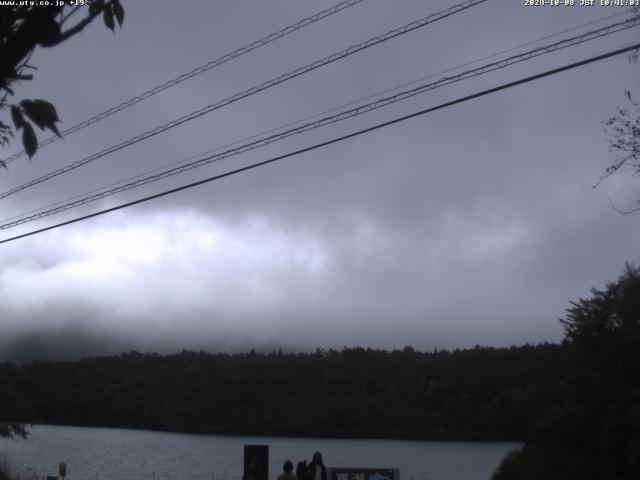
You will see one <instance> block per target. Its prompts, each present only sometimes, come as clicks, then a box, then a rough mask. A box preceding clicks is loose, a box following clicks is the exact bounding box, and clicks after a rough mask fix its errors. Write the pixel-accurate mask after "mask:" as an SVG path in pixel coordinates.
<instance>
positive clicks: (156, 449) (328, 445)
mask: <svg viewBox="0 0 640 480" xmlns="http://www.w3.org/2000/svg"><path fill="white" fill-rule="evenodd" d="M245 444H260V445H269V453H270V465H269V477H270V479H275V478H277V476H278V474H279V473H280V472H281V468H282V464H283V463H284V461H285V460H287V459H290V460H292V461H293V462H294V464H295V463H297V461H299V460H303V459H308V460H310V459H311V455H312V454H313V452H314V451H316V450H319V451H321V452H322V454H323V457H324V460H325V463H326V464H327V465H328V466H335V467H338V466H339V467H350V466H353V467H389V468H399V469H400V478H401V480H411V478H412V477H413V479H414V480H480V479H482V480H485V479H488V478H489V477H490V475H491V472H492V471H493V470H494V469H495V467H496V466H497V464H498V462H499V461H500V459H501V458H502V457H503V456H504V454H505V453H506V452H507V451H509V450H511V449H512V448H515V447H516V446H517V444H516V443H509V442H495V443H474V442H415V441H403V440H336V439H324V438H322V439H320V438H278V437H241V436H233V437H231V436H217V435H189V434H178V433H164V432H150V431H145V430H121V429H112V428H84V427H56V426H45V425H37V426H34V427H33V428H32V429H31V435H30V437H29V439H28V440H27V441H22V440H4V439H3V440H0V453H3V454H4V455H5V456H6V457H7V458H8V459H9V460H10V461H11V463H12V464H14V466H15V467H16V471H17V472H19V473H24V472H26V471H27V469H32V471H36V472H38V473H48V474H50V475H55V474H57V465H58V463H59V462H66V463H67V479H68V480H91V479H93V480H132V479H134V478H135V479H149V480H165V479H166V480H168V479H170V478H171V479H176V478H179V479H185V480H187V479H194V480H195V479H200V480H208V479H211V480H231V479H239V478H240V477H241V475H242V453H243V446H244V445H245Z"/></svg>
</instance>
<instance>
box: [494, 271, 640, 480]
mask: <svg viewBox="0 0 640 480" xmlns="http://www.w3.org/2000/svg"><path fill="white" fill-rule="evenodd" d="M571 305H572V306H571V308H569V310H568V312H567V317H566V319H565V320H564V321H563V323H564V325H565V332H566V338H565V341H564V344H563V348H565V351H566V352H567V354H568V355H567V356H566V357H565V359H566V360H567V362H568V363H567V364H566V367H567V374H566V376H565V378H564V381H563V382H562V394H561V396H560V397H559V399H558V400H560V402H559V403H558V402H556V403H554V404H550V405H548V406H547V407H546V408H545V409H543V410H542V411H541V412H539V413H538V415H539V416H538V417H537V418H536V419H535V421H534V422H533V423H532V424H531V428H530V429H529V430H528V433H527V435H526V436H525V444H524V447H523V448H521V449H519V450H517V451H515V452H512V453H511V454H510V455H509V456H508V457H507V458H505V460H503V462H502V464H501V466H500V468H499V470H498V472H496V474H495V475H494V480H515V479H518V480H533V479H541V478H544V479H549V480H554V479H562V480H572V479H576V480H578V479H579V480H609V479H611V480H632V479H638V478H640V269H639V268H634V267H631V266H628V267H627V269H626V271H625V272H624V274H623V275H622V276H621V277H620V278H619V279H618V280H617V281H615V282H611V283H609V284H608V285H607V287H606V289H605V290H597V289H593V290H592V296H591V298H588V299H580V300H578V301H577V302H572V304H571Z"/></svg>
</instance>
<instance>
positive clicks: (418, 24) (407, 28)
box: [0, 0, 487, 199]
mask: <svg viewBox="0 0 640 480" xmlns="http://www.w3.org/2000/svg"><path fill="white" fill-rule="evenodd" d="M486 1H487V0H467V1H465V2H463V3H460V4H457V5H453V6H451V7H449V8H447V9H445V10H441V11H439V12H437V13H434V14H431V15H428V16H426V17H423V18H421V19H420V20H416V21H413V22H411V23H408V24H406V25H404V26H402V27H399V28H395V29H393V30H390V31H388V32H386V33H384V34H382V35H379V36H377V37H373V38H370V39H369V40H367V41H365V42H362V43H359V44H356V45H353V46H351V47H349V48H347V49H345V50H342V51H340V52H338V53H334V54H332V55H329V56H328V57H325V58H323V59H320V60H316V61H315V62H313V63H310V64H308V65H305V66H304V67H299V68H297V69H295V70H292V71H290V72H288V73H285V74H283V75H280V76H279V77H276V78H274V79H272V80H269V81H267V82H264V83H261V84H260V85H257V86H255V87H252V88H250V89H248V90H245V91H243V92H240V93H237V94H235V95H233V96H231V97H228V98H226V99H224V100H221V101H219V102H217V103H214V104H212V105H208V106H206V107H203V108H201V109H199V110H196V111H194V112H191V113H189V114H186V115H183V116H182V117H180V118H178V119H176V120H172V121H171V122H168V123H165V124H164V125H160V126H158V127H156V128H154V129H152V130H149V131H147V132H145V133H142V134H140V135H137V136H135V137H132V138H130V139H129V140H125V141H124V142H122V143H119V144H118V145H114V146H111V147H109V148H106V149H104V150H102V151H100V152H98V153H95V154H93V155H90V156H88V157H85V158H83V159H81V160H78V161H76V162H73V163H70V164H68V165H66V166H64V167H62V168H59V169H57V170H54V171H52V172H49V173H47V174H45V175H43V176H41V177H38V178H36V179H34V180H31V181H29V182H27V183H25V184H23V185H20V186H18V187H15V188H13V189H11V190H8V191H6V192H4V193H2V194H0V199H3V198H6V197H8V196H10V195H13V194H14V193H17V192H19V191H22V190H24V189H26V188H29V187H32V186H34V185H37V184H39V183H42V182H44V181H46V180H50V179H51V178H54V177H57V176H58V175H62V174H63V173H67V172H69V171H71V170H74V169H76V168H78V167H81V166H83V165H86V164H87V163H90V162H93V161H94V160H97V159H98V158H101V157H104V156H105V155H108V154H110V153H113V152H115V151H118V150H121V149H123V148H126V147H128V146H130V145H133V144H134V143H137V142H140V141H142V140H145V139H147V138H149V137H153V136H154V135H157V134H159V133H162V132H164V131H166V130H169V129H170V128H173V127H177V126H178V125H181V124H183V123H185V122H188V121H190V120H193V119H195V118H198V117H200V116H202V115H205V114H207V113H210V112H212V111H214V110H217V109H219V108H222V107H225V106H227V105H229V104H231V103H234V102H237V101H238V100H241V99H243V98H246V97H248V96H250V95H253V94H255V93H258V92H261V91H263V90H266V89H267V88H271V87H274V86H276V85H279V84H280V83H283V82H286V81H287V80H291V79H293V78H296V77H298V76H300V75H303V74H305V73H308V72H311V71H313V70H315V69H317V68H320V67H323V66H325V65H328V64H330V63H333V62H335V61H337V60H341V59H343V58H345V57H348V56H350V55H353V54H354V53H357V52H360V51H362V50H365V49H367V48H369V47H372V46H374V45H377V44H379V43H383V42H386V41H388V40H391V39H393V38H395V37H398V36H400V35H404V34H406V33H409V32H411V31H413V30H416V29H418V28H422V27H424V26H426V25H429V24H431V23H434V22H437V21H438V20H442V19H444V18H447V17H449V16H451V15H455V14H456V13H459V12H461V11H463V10H467V9H468V8H471V7H473V6H476V5H479V4H481V3H484V2H486Z"/></svg>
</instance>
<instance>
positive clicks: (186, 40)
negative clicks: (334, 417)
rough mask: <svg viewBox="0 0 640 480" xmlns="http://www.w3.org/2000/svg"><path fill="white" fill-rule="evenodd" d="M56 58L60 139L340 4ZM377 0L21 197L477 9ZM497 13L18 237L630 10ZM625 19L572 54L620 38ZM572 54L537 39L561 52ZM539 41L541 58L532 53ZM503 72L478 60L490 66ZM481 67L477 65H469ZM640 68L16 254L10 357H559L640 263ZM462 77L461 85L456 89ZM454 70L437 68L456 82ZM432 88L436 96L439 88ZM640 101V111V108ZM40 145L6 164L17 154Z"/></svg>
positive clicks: (236, 122) (175, 11)
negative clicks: (442, 352) (615, 158)
mask: <svg viewBox="0 0 640 480" xmlns="http://www.w3.org/2000/svg"><path fill="white" fill-rule="evenodd" d="M123 3H124V4H125V9H126V19H125V23H124V26H123V29H122V30H117V31H116V33H115V34H112V33H111V31H109V30H107V29H106V28H105V26H104V25H103V24H102V23H101V22H94V24H92V25H91V26H90V27H89V28H87V30H86V31H85V32H83V33H82V35H80V36H77V37H75V38H73V40H71V41H69V42H67V43H65V44H63V45H61V46H59V47H56V48H54V49H51V50H39V51H36V53H35V54H34V57H33V59H32V62H31V63H33V64H34V65H37V66H38V67H39V69H38V70H37V72H36V80H34V81H33V82H27V83H24V84H23V85H21V86H20V87H19V88H18V90H17V99H18V100H20V99H22V98H45V99H47V100H49V101H51V102H53V103H54V104H55V105H56V107H57V109H58V112H59V116H60V118H61V119H62V120H63V123H62V124H61V129H64V128H68V127H70V126H72V125H75V124H76V123H78V122H80V121H82V120H85V119H86V118H88V117H90V116H92V115H94V114H96V113H98V112H100V111H103V110H105V109H107V108H109V107H111V106H113V105H116V104H118V103H120V102H122V101H124V100H127V99H128V98H130V97H132V96H134V95H136V94H138V93H141V92H143V91H145V90H147V89H148V88H151V87H153V86H155V85H157V84H159V83H162V82H163V81H165V80H168V79H170V78H173V77H175V76H177V75H179V74H181V73H183V72H186V71H189V70H191V69H192V68H194V67H196V66H198V65H201V64H204V63H207V62H208V61H210V60H212V59H214V58H217V57H219V56H221V55H223V54H225V53H228V52H230V51H232V50H235V49H236V48H238V47H240V46H242V45H245V44H247V43H249V42H251V41H253V40H256V39H258V38H260V37H262V36H265V35H267V34H269V33H271V32H274V31H276V30H279V29H280V28H283V27H285V26H287V25H289V24H292V23H295V22H296V21H298V20H299V19H302V18H304V17H306V16H309V15H312V14H314V13H316V12H318V11H320V10H322V9H323V8H328V7H329V6H331V5H333V4H334V2H332V1H319V0H316V1H310V0H306V1H303V0H270V1H268V2H264V1H248V0H243V1H237V0H234V1H218V2H210V1H205V0H199V1H191V2H175V1H161V0H144V1H135V2H123ZM454 3H455V1H454V0H443V1H440V0H438V1H435V0H434V1H429V2H425V1H418V0H416V1H410V0H400V1H394V2H390V1H387V0H365V1H364V2H362V3H361V4H359V5H357V6H354V7H352V8H349V9H347V10H345V11H343V12H341V13H340V14H338V15H334V16H332V17H330V18H328V19H325V20H323V21H321V22H319V23H317V24H315V25H313V26H310V27H308V28H305V29H303V30H301V31H298V32H296V33H294V34H291V35H289V36H287V37H285V38H283V39H281V40H278V41H276V42H274V43H273V44H271V45H269V46H267V47H264V48H261V49H259V50H257V51H255V52H253V53H250V54H248V55H244V56H242V57H241V58H239V59H236V60H234V61H232V62H229V63H227V64H225V65H223V66H221V67H219V68H215V69H212V70H210V71H208V72H207V73H205V74H202V75H200V76H197V77H195V78H193V79H191V80H188V81H186V82H184V83H181V84H180V85H178V86H176V87H173V88H170V89H168V90H166V91H165V92H163V93H161V94H158V95H155V96H154V97H152V98H151V99H148V100H146V101H144V102H142V103H140V104H138V105H136V106H135V107H133V108H130V109H127V110H125V111H123V112H120V113H118V114H116V115H113V116H112V117H109V118H108V119H106V120H104V121H102V122H99V123H98V124H96V125H94V126H92V127H89V128H87V129H84V130H82V131H81V132H78V133H76V134H73V135H70V136H69V137H68V138H66V140H65V141H64V142H57V143H55V144H53V145H50V146H48V147H46V148H43V149H42V150H41V151H39V152H38V153H37V155H36V156H35V158H34V159H33V160H32V161H29V160H26V159H24V158H22V159H20V160H17V161H15V162H12V163H11V164H10V167H9V170H8V171H5V172H2V174H1V175H0V190H1V191H6V190H8V189H10V188H13V187H15V186H18V185H21V184H22V183H24V182H26V181H28V180H30V179H32V178H35V177H37V176H40V175H42V174H44V173H47V172H49V171H51V170H53V169H55V168H59V167H61V166H64V165H66V164H68V163H71V162H73V161H75V160H78V159H80V158H82V157H85V156H87V155H89V154H91V153H94V152H97V151H99V150H102V149H103V148H106V147H109V146H111V145H114V144H116V143H119V142H121V141H123V140H125V139H127V138H129V137H132V136H134V135H137V134H139V133H142V132H144V131H146V130H149V129H151V128H153V127H155V126H157V125H160V124H162V123H165V122H167V121H170V120H172V119H174V118H177V117H178V116H180V115H183V114H185V113H188V112H191V111H193V110H196V109H198V108H200V107H202V106H204V105H209V104H212V103H215V102H217V101H218V100H221V99H224V98H226V97H229V96H231V95H233V94H235V93H238V92H240V91H242V90H245V89H247V88H250V87H252V86H254V85H257V84H259V83H262V82H263V81H266V80H269V79H271V78H273V77H276V76H278V75H280V74H282V73H286V72H288V71H290V70H293V69H294V68H296V67H299V66H302V65H306V64H308V63H310V62H312V61H313V60H316V59H318V58H322V57H325V56H327V55H329V54H331V53H333V52H335V51H338V50H342V49H344V48H346V47H348V46H350V45H352V44H355V43H359V42H361V41H363V40H366V39H368V38H370V37H372V36H376V35H379V34H381V33H383V32H386V31H388V30H390V29H392V28H395V27H398V26H401V25H404V24H406V23H409V22H410V21H412V20H416V19H418V18H421V17H424V16H425V15H427V14H429V13H433V12H436V11H438V10H441V9H443V8H446V7H448V6H450V5H452V4H454ZM523 3H524V2H523V1H519V0H518V1H514V0H491V1H489V2H487V3H485V4H481V5H479V6H476V7H473V8H471V9H469V10H467V11H465V12H462V13H459V14H456V15H454V16H452V17H450V18H448V19H445V20H442V21H439V22H437V23H434V24H432V25H430V26H427V27H424V28H421V29H418V30H417V31H414V32H412V33H409V34H407V35H404V36H402V37H400V38H396V39H394V40H391V41H388V42H386V43H384V44H382V45H378V46H375V47H372V48H370V49H368V50H366V51H364V52H361V53H359V54H356V55H354V56H351V57H349V58H347V59H344V60H341V61H338V62H335V63H333V64H331V65H329V66H326V67H323V68H321V69H319V70H316V71H315V72H312V73H310V74H307V75H304V76H301V77H299V78H297V79H294V80H292V81H289V82H286V83H285V84H282V85H280V86H277V87H274V88H270V89H268V90H266V91H264V92H262V93H259V94H257V95H253V96H252V97H250V98H247V99H245V100H242V101H240V102H237V103H234V104H233V105H230V106H228V107H225V108H223V109H221V110H218V111H216V112H213V113H210V114H208V115H205V116H203V117H201V118H199V119H197V120H194V121H191V122H188V123H186V124H184V125H182V126H180V127H177V128H174V129H172V130H170V131H167V132H165V133H164V134H162V135H157V136H155V137H153V138H151V139H149V140H146V141H144V142H141V143H139V144H136V145H135V146H132V147H130V148H126V149H124V150H121V151H119V152H117V153H114V154H112V155H109V156H107V157H104V158H101V159H99V160H97V161H96V162H93V163H92V164H90V165H87V166H84V167H82V168H79V169H77V170H75V171H73V172H70V173H68V174H66V175H63V176H60V177H58V178H56V179H53V180H51V181H48V182H45V183H43V184H40V185H37V186H35V187H33V188H31V189H27V190H25V191H23V192H20V193H19V194H16V195H14V196H12V197H9V198H6V199H4V200H1V201H0V202H1V204H0V212H1V217H2V219H5V218H8V217H12V216H14V215H19V214H21V213H24V212H27V211H30V210H33V209H36V208H40V207H42V206H46V205H48V204H51V203H53V202H56V201H59V200H63V199H66V198H68V197H71V196H73V195H77V194H81V193H85V192H88V191H91V190H93V189H96V188H100V187H103V186H105V185H107V184H110V183H113V182H117V181H120V180H122V179H125V178H127V177H130V176H132V175H137V174H139V173H142V172H146V171H149V170H151V169H155V168H158V167H161V166H164V165H167V164H169V163H172V162H176V161H179V160H182V159H184V158H186V157H189V156H191V155H196V154H200V153H202V152H206V151H208V150H211V149H213V148H216V147H220V146H222V145H225V144H228V143H230V142H234V141H236V140H239V139H242V138H244V137H248V136H251V135H254V134H257V133H261V132H264V131H266V130H269V129H272V128H274V127H279V126H281V125H284V124H287V123H289V122H292V121H296V120H299V119H301V118H304V117H307V116H309V115H313V114H316V113H319V112H322V111H324V110H327V109H329V108H333V107H336V106H339V105H342V104H345V103H348V102H351V101H353V100H357V99H360V98H362V97H366V96H369V95H372V94H375V93H377V92H380V91H383V90H386V89H389V88H392V87H396V86H398V85H401V84H404V83H407V82H411V81H414V80H418V79H420V78H422V77H426V76H429V75H432V74H438V73H439V72H442V71H444V70H446V69H449V68H451V67H456V66H458V65H461V64H465V63H467V62H471V61H474V60H477V59H480V58H482V57H485V56H487V55H491V54H494V53H497V52H500V51H502V50H505V49H508V48H511V47H515V46H517V45H520V44H523V43H526V42H529V41H532V40H537V39H539V38H542V37H545V36H548V35H551V34H555V33H558V32H561V31H563V30H566V29H569V28H572V27H575V26H578V25H581V24H585V23H587V22H592V21H594V20H598V19H601V18H603V17H606V16H610V15H613V14H616V13H621V12H622V11H623V10H624V8H623V7H601V6H593V7H580V6H573V7H552V6H544V7H525V6H524V5H523ZM622 18H624V16H618V17H615V18H611V19H609V20H604V21H602V22H600V23H597V24H593V25H590V26H588V27H584V28H582V29H580V30H576V31H573V32H571V33H568V34H564V35H563V36H569V35H575V34H576V33H579V32H582V31H587V30H590V29H594V28H597V27H600V26H604V25H606V24H607V23H612V22H614V21H617V20H620V19H622ZM563 36H558V37H554V38H553V39H548V40H546V41H544V42H540V43H538V44H535V45H534V46H539V45H543V44H545V43H550V42H552V41H555V40H558V39H560V38H562V37H563ZM638 37H639V36H638V32H637V28H636V29H632V30H630V31H626V32H623V33H621V34H617V35H614V36H611V37H607V38H604V39H599V40H596V41H592V42H588V43H586V44H584V45H580V46H578V47H572V48H570V49H565V50H563V51H561V52H557V53H554V54H550V55H545V56H543V57H540V58H538V59H535V60H533V61H530V62H525V63H523V64H521V65H517V66H515V67H512V68H509V69H505V70H502V71H499V72H494V73H492V74H488V75H484V76H480V77H477V78H474V79H470V80H466V81H463V82H459V83H457V84H455V85H451V86H449V87H445V88H440V89H437V90H435V91H432V92H430V93H427V94H423V95H420V96H417V97H414V98H413V99H411V100H409V101H406V102H402V103H400V104H397V105H394V106H393V107H390V108H385V109H381V110H379V111H377V112H374V113H369V114H366V115H363V116H361V117H358V118H356V119H352V120H348V121H345V122H341V123H339V124H336V125H333V126H330V127H326V128H323V129H320V130H317V131H315V132H312V133H308V134H304V135H299V136H296V137H293V138H290V139H288V140H285V141H282V142H278V143H276V144H274V145H272V146H269V147H266V148H262V149H258V150H254V151H253V152H251V153H249V154H245V155H241V156H237V157H233V158H229V159H226V160H224V161H222V162H219V163H216V164H214V165H211V166H208V167H205V168H199V169H196V170H194V171H192V172H191V173H188V174H184V175H180V176H176V177H173V178H171V179H169V180H164V181H161V182H157V183H154V184H151V185H148V186H146V187H144V188H140V189H135V190H131V191H129V192H127V193H123V194H120V195H116V196H112V197H109V198H108V199H105V200H103V201H100V202H96V203H93V204H90V205H87V206H85V207H82V208H79V209H75V210H71V211H68V212H65V213H63V214H59V215H56V216H51V217H49V218H47V219H43V220H40V221H38V222H34V223H30V224H27V225H23V226H20V227H16V228H14V229H11V230H6V231H4V232H3V235H2V237H3V238H6V237H9V236H12V235H15V234H19V233H23V232H27V231H30V230H33V229H34V228H40V227H44V226H46V225H49V224H51V223H54V222H58V221H62V220H65V219H70V218H73V217H75V216H78V215H81V214H85V213H89V212H92V211H95V210H98V209H101V208H106V207H109V206H114V205H117V204H120V203H123V202H126V201H130V200H133V199H136V198H140V197H142V196H145V195H148V194H151V193H155V192H159V191H161V190H164V189H167V188H171V187H174V186H178V185H181V184H184V183H188V182H191V181H194V180H196V179H199V178H204V177H207V176H210V175H213V174H215V173H221V172H223V171H226V170H229V169H232V168H235V167H237V166H241V165H246V164H248V163H251V162H255V161H259V160H262V159H266V158H269V157H270V156H273V155H276V154H282V153H286V152H289V151H292V150H296V149H298V148H302V147H305V146H308V145H312V144H314V143H317V142H319V141H323V140H327V139H330V138H333V137H335V136H339V135H343V134H345V133H348V132H351V131H354V130H357V129H361V128H365V127H367V126H370V125H373V124H376V123H379V122H382V121H385V120H389V119H391V118H394V117H396V116H400V115H403V114H407V113H411V112H414V111H417V110H420V109H423V108H427V107H430V106H434V105H437V104H439V103H442V102H445V101H448V100H452V99H455V98H457V97H460V96H464V95H468V94H470V93H473V92H476V91H479V90H482V89H486V88H490V87H492V86H495V85H497V84H499V83H504V82H507V81H511V80H515V79H518V78H521V77H524V76H526V75H531V74H533V73H537V72H540V71H543V70H546V69H549V68H553V67H557V66H561V65H564V64H566V63H569V62H571V61H576V60H579V59H583V58H586V57H589V56H592V55H596V54H599V53H604V52H607V51H609V50H613V49H615V48H619V47H621V46H626V45H629V44H631V43H632V42H634V41H637V39H638ZM529 48H532V46H529V47H526V48H522V49H519V50H518V51H517V52H518V53H519V52H522V51H525V50H526V49H529ZM486 62H488V60H485V61H483V62H479V63H477V64H474V66H477V65H481V64H482V63H486ZM467 68H469V67H467ZM638 68H639V67H638V65H637V64H630V63H629V62H628V61H627V59H626V58H625V57H624V56H620V57H616V58H613V59H609V60H605V61H602V62H599V63H597V64H594V65H589V66H586V67H582V68H580V69H576V70H572V71H569V72H565V73H562V74H560V75H556V76H553V77H549V78H545V79H542V80H539V81H536V82H534V83H531V84H527V85H523V86H519V87H516V88H513V89H510V90H508V91H504V92H500V93H497V94H493V95H490V96H487V97H483V98H481V99H477V100H473V101H470V102H466V103H464V104H461V105H457V106H454V107H451V108H448V109H445V110H441V111H438V112H434V113H432V114H429V115H426V116H423V117H419V118H415V119H412V120H409V121H407V122H404V123H400V124H396V125H394V126H391V127H388V128H384V129H382V130H378V131H376V132H374V133H370V134H367V135H363V136H360V137H358V138H354V139H351V140H347V141H344V142H341V143H339V144H335V145H332V146H328V147H325V148H322V149H319V150H315V151H313V152H310V153H307V154H303V155H299V156H296V157H293V158H289V159H286V160H283V161H281V162H279V163H277V164H274V165H270V166H266V167H263V168H260V169H256V170H252V171H249V172H246V173H242V174H239V175H234V176H232V177H229V178H226V179H223V180H221V181H218V182H214V183H210V184H206V185H204V186H200V187H197V188H194V189H191V190H187V191H184V192H181V193H178V194H175V195H171V196H168V197H164V198H163V199H160V200H157V201H154V202H150V203H146V204H144V205H139V206H135V207H132V208H128V209H126V210H122V211H119V212H117V213H113V214H108V215H105V216H101V217H98V218H94V219H91V220H88V221H85V222H81V223H77V224H74V225H71V226H66V227H62V228H59V229H57V230H53V231H50V232H47V233H43V234H40V235H36V236H32V237H29V238H26V239H23V240H20V241H16V242H12V243H9V244H3V245H0V328H1V330H2V335H1V337H0V338H1V339H0V357H2V358H33V357H41V358H52V357H72V356H76V355H87V354H102V353H110V352H119V351H121V350H125V349H131V348H136V349H138V350H143V351H156V350H158V351H163V352H167V351H176V350H180V349H182V348H204V349H207V350H211V351H219V350H229V351H234V350H237V349H247V348H252V347H255V348H257V349H267V350H270V349H272V348H278V347H282V348H284V349H291V350H312V349H315V348H329V347H334V348H341V347H342V346H354V345H361V346H370V347H382V348H396V347H402V346H404V345H412V346H414V347H416V348H420V349H432V348H435V347H437V348H464V347H469V346H473V345H475V344H480V345H493V346H510V345H513V344H523V343H526V342H529V343H536V342H544V341H548V342H558V341H560V340H561V338H562V328H561V326H560V324H559V322H558V318H560V317H562V316H563V315H564V312H565V309H566V308H567V307H568V306H569V301H571V300H575V299H576V298H577V297H578V296H587V295H588V293H589V290H590V288H591V287H594V286H596V287H602V286H604V283H605V282H606V281H608V280H613V279H615V278H616V277H617V276H618V275H619V274H620V273H621V271H622V269H623V268H624V264H625V262H626V261H629V262H635V263H638V262H639V261H640V254H639V250H638V246H639V245H640V214H636V215H635V216H633V215H631V216H624V215H620V214H618V213H616V212H615V211H614V210H613V209H612V208H611V207H610V206H609V199H611V201H612V202H614V203H615V204H616V205H618V206H619V207H620V208H628V207H632V206H634V205H635V202H636V199H637V195H638V192H637V190H638V179H637V178H633V177H631V175H630V174H629V173H627V172H623V173H621V174H618V175H617V176H615V177H612V178H610V179H607V180H606V181H605V182H603V183H602V184H601V185H600V186H599V187H598V188H596V189H594V188H592V186H593V185H594V183H595V182H596V181H597V180H598V178H599V176H600V175H601V174H602V173H603V171H604V169H605V168H606V166H607V165H608V163H609V162H610V160H611V157H610V154H609V152H608V144H607V141H606V136H605V132H604V126H603V121H605V120H606V119H607V118H609V117H610V116H611V115H612V114H613V113H615V109H616V107H617V106H625V101H626V99H625V97H624V93H623V92H624V90H625V89H629V90H632V91H635V92H638V90H639V89H640V87H639V86H638V83H637V79H638ZM459 71H462V69H458V70H456V72H459ZM441 76H443V75H438V76H437V77H436V78H439V77H441ZM432 80H433V79H432ZM638 94H640V92H639V93H638ZM19 146H20V145H19V142H14V145H13V147H12V148H8V149H5V150H4V151H3V154H6V155H5V156H8V155H10V154H11V153H14V152H15V151H17V149H18V147H19Z"/></svg>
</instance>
